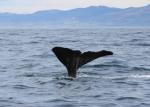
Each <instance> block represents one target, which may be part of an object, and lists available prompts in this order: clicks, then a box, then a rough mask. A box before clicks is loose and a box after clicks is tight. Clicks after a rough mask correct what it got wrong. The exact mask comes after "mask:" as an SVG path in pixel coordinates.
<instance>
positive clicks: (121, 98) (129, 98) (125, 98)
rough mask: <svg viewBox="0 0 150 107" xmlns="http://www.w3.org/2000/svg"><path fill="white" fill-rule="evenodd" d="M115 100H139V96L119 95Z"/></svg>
mask: <svg viewBox="0 0 150 107" xmlns="http://www.w3.org/2000/svg"><path fill="white" fill-rule="evenodd" d="M116 100H118V101H123V100H138V101H139V100H141V99H140V98H137V97H119V98H117V99H116Z"/></svg>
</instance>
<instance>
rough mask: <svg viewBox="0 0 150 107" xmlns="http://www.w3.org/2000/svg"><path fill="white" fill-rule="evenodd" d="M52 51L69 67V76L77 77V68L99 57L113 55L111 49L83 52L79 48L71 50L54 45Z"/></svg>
mask: <svg viewBox="0 0 150 107" xmlns="http://www.w3.org/2000/svg"><path fill="white" fill-rule="evenodd" d="M52 51H53V52H54V53H55V55H56V57H57V58H58V59H59V60H60V62H62V63H63V65H64V66H65V67H66V68H67V71H68V76H69V77H74V78H75V77H76V73H77V70H78V69H79V68H80V67H81V66H83V65H85V64H87V63H88V62H91V61H93V60H95V59H97V58H99V57H103V56H107V55H112V54H113V53H112V52H111V51H106V50H102V51H98V52H91V51H88V52H84V53H81V52H80V51H79V50H71V49H68V48H63V47H54V48H53V49H52Z"/></svg>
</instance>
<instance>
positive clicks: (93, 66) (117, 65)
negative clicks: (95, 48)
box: [83, 63, 127, 68]
mask: <svg viewBox="0 0 150 107" xmlns="http://www.w3.org/2000/svg"><path fill="white" fill-rule="evenodd" d="M103 67H117V68H127V66H125V65H121V64H113V63H112V64H96V65H85V66H84V67H83V68H103Z"/></svg>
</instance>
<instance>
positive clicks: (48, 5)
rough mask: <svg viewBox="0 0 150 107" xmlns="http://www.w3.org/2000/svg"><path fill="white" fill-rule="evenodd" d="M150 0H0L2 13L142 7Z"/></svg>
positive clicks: (149, 2)
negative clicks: (102, 6) (96, 7)
mask: <svg viewBox="0 0 150 107" xmlns="http://www.w3.org/2000/svg"><path fill="white" fill-rule="evenodd" d="M148 4H150V0H0V12H13V13H32V12H35V11H38V10H48V9H63V10H64V9H65V10H66V9H72V8H77V7H87V6H91V5H95V6H99V5H104V6H111V7H119V8H126V7H140V6H145V5H148Z"/></svg>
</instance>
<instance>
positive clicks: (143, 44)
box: [136, 43, 150, 46]
mask: <svg viewBox="0 0 150 107" xmlns="http://www.w3.org/2000/svg"><path fill="white" fill-rule="evenodd" d="M136 45H138V46H150V44H149V43H138V44H136Z"/></svg>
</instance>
